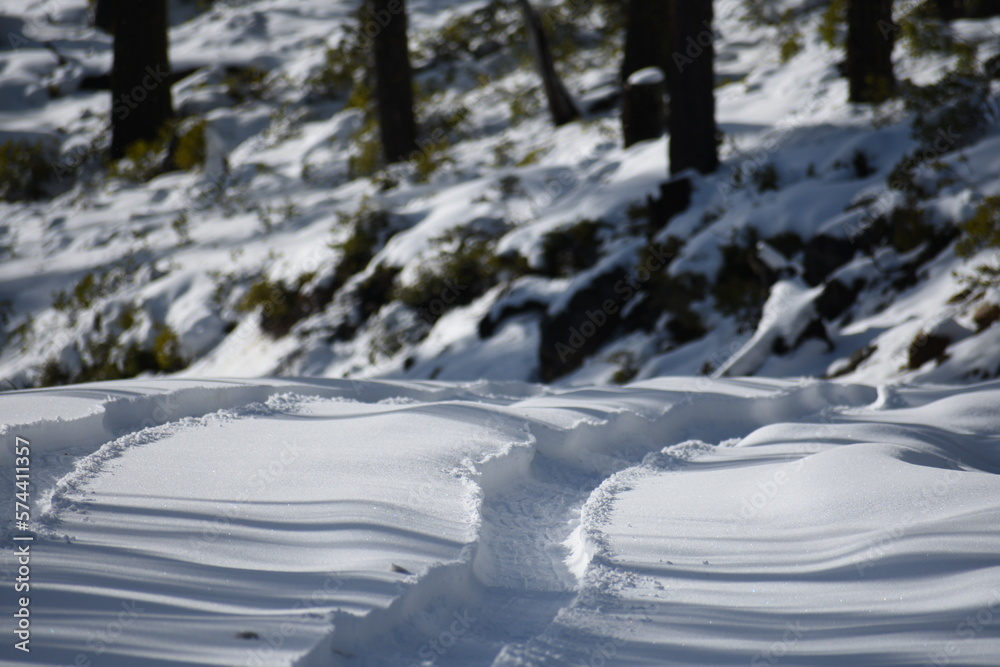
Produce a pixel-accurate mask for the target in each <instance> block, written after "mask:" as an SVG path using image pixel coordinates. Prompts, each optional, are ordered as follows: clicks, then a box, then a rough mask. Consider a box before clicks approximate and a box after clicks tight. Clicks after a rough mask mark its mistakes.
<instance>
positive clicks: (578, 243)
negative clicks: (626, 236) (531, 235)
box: [542, 220, 609, 277]
mask: <svg viewBox="0 0 1000 667" xmlns="http://www.w3.org/2000/svg"><path fill="white" fill-rule="evenodd" d="M608 227H609V225H608V223H606V222H605V221H603V220H580V221H579V222H576V223H574V224H572V225H568V226H566V227H560V228H559V229H556V230H553V231H551V232H549V233H548V234H546V235H545V236H544V237H543V238H542V272H543V273H544V274H545V275H548V276H552V277H562V276H571V275H573V274H574V273H578V272H580V271H583V270H584V269H589V268H591V267H593V266H594V265H595V264H597V260H598V259H600V250H601V232H602V230H606V229H608Z"/></svg>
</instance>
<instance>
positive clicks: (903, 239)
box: [889, 206, 937, 253]
mask: <svg viewBox="0 0 1000 667" xmlns="http://www.w3.org/2000/svg"><path fill="white" fill-rule="evenodd" d="M889 229H890V236H889V243H890V244H892V247H894V248H895V249H896V250H898V251H899V252H904V253H905V252H910V251H911V250H915V249H916V248H917V247H919V246H920V245H921V244H922V243H927V242H929V241H933V240H934V239H935V238H936V236H937V230H936V229H935V228H934V225H932V224H930V223H928V222H927V221H926V220H925V215H924V212H923V210H921V209H920V208H918V207H916V206H901V207H899V208H896V209H893V211H892V213H890V214H889Z"/></svg>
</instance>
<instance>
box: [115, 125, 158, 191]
mask: <svg viewBox="0 0 1000 667" xmlns="http://www.w3.org/2000/svg"><path fill="white" fill-rule="evenodd" d="M172 137H173V128H172V127H170V126H164V127H163V128H162V129H161V130H160V134H159V136H158V137H157V138H156V139H154V140H152V141H145V140H142V139H140V140H139V141H135V142H132V144H131V145H130V146H129V147H128V148H126V149H125V157H124V158H122V159H121V160H119V161H118V162H112V163H111V167H110V170H109V175H110V176H111V177H112V178H116V177H117V178H123V179H125V180H126V181H132V182H133V183H145V182H147V181H150V180H152V179H154V178H156V177H157V176H159V175H160V174H163V173H164V172H166V170H167V168H166V165H167V162H168V160H169V155H168V149H169V146H170V142H171V139H172Z"/></svg>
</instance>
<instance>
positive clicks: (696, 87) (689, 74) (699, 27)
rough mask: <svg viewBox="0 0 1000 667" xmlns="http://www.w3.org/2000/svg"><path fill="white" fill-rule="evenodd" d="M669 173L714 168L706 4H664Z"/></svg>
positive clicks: (690, 0) (698, 0)
mask: <svg viewBox="0 0 1000 667" xmlns="http://www.w3.org/2000/svg"><path fill="white" fill-rule="evenodd" d="M670 9H671V12H670V19H669V21H670V25H671V30H670V42H671V60H672V62H671V64H670V66H669V67H668V68H667V72H666V74H667V91H668V93H669V94H670V122H669V128H670V148H669V154H670V173H671V174H677V173H679V172H682V171H684V170H685V169H696V170H698V171H700V172H701V173H703V174H708V173H711V172H713V171H715V169H716V168H717V167H718V166H719V153H718V145H717V139H716V133H717V128H716V124H715V63H714V61H715V47H714V35H713V33H712V17H713V11H712V0H670Z"/></svg>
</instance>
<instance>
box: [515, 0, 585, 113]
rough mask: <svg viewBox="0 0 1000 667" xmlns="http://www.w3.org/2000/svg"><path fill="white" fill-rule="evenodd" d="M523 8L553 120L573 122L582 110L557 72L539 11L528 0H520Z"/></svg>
mask: <svg viewBox="0 0 1000 667" xmlns="http://www.w3.org/2000/svg"><path fill="white" fill-rule="evenodd" d="M518 2H519V3H520V5H521V9H522V10H523V11H524V22H525V25H526V26H527V27H528V35H529V37H530V39H531V48H532V50H533V51H534V52H535V62H536V63H538V73H539V74H541V76H542V85H543V86H544V88H545V97H546V98H547V99H548V102H549V112H550V113H551V114H552V122H553V123H554V124H555V125H556V127H558V126H560V125H565V124H566V123H572V122H573V121H574V120H576V119H577V118H579V117H580V110H579V109H578V108H577V106H576V102H574V101H573V98H572V96H571V95H570V94H569V91H568V90H566V86H565V85H563V82H562V79H560V78H559V74H558V73H557V72H556V66H555V63H554V62H553V60H552V52H551V51H550V50H549V41H548V38H546V36H545V29H544V27H543V26H542V20H541V18H540V17H539V16H538V12H536V11H535V8H534V7H532V6H531V3H529V2H528V0H518Z"/></svg>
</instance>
